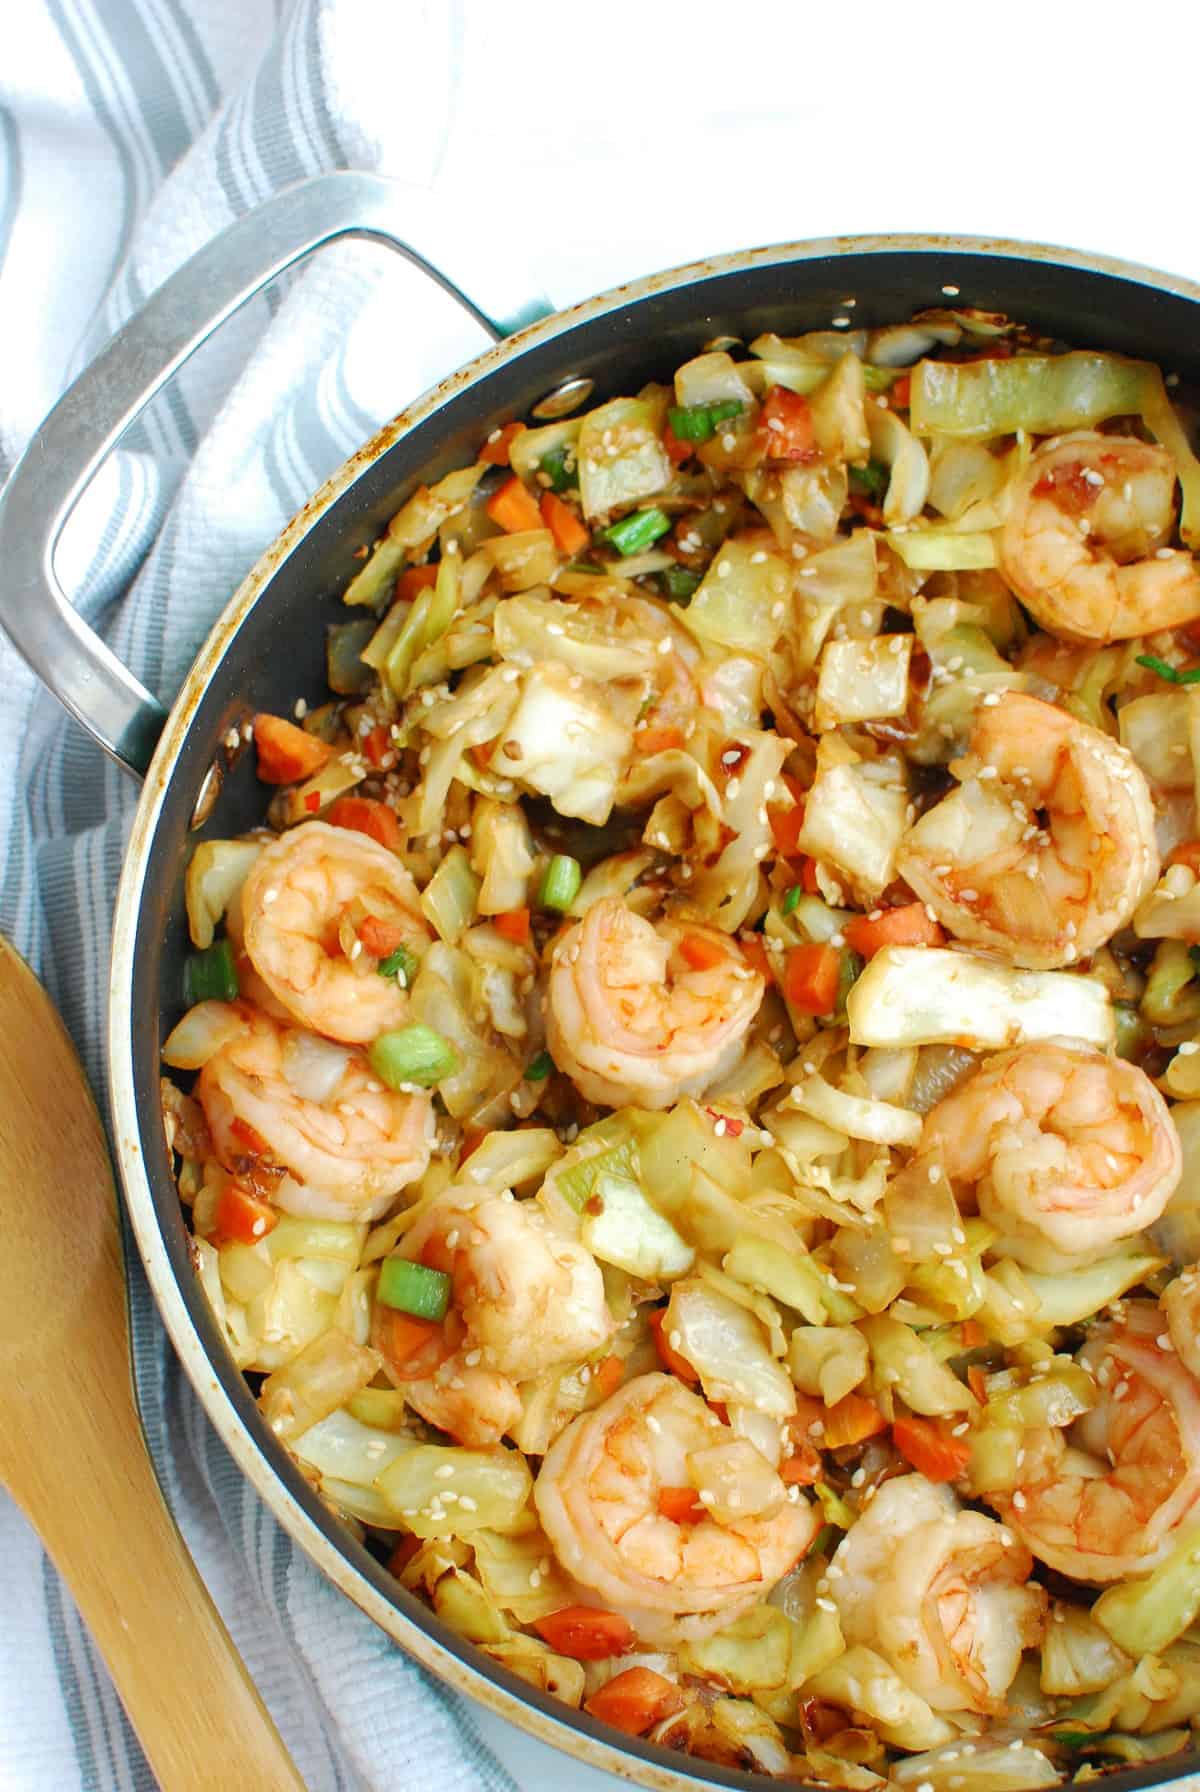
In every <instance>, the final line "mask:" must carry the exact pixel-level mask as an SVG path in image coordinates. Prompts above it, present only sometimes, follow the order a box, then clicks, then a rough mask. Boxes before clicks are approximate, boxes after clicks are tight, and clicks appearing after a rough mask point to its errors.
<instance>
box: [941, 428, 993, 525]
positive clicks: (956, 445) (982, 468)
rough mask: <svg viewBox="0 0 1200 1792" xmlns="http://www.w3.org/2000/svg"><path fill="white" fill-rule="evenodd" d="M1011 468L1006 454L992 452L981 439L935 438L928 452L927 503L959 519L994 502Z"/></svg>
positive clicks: (953, 520) (947, 515)
mask: <svg viewBox="0 0 1200 1792" xmlns="http://www.w3.org/2000/svg"><path fill="white" fill-rule="evenodd" d="M1011 471H1012V461H1011V459H1010V457H1009V456H1007V455H1002V454H993V453H992V451H991V449H990V448H988V447H987V446H986V445H985V444H984V443H983V442H969V441H968V442H964V441H960V440H958V439H956V438H955V437H953V436H950V437H945V438H942V437H939V438H936V439H935V441H934V443H933V444H932V445H931V448H930V453H929V499H928V501H929V507H930V509H931V510H936V511H937V512H938V513H939V515H941V516H944V517H945V518H946V519H947V521H948V522H952V523H955V522H959V521H960V520H961V519H962V518H963V517H965V516H967V515H969V514H972V513H975V511H976V507H977V506H981V505H985V504H994V503H995V501H996V500H997V499H998V498H999V496H1000V494H1001V492H1002V491H1003V490H1004V488H1005V486H1006V485H1007V484H1008V480H1009V477H1010V473H1011Z"/></svg>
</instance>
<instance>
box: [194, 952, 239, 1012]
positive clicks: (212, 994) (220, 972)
mask: <svg viewBox="0 0 1200 1792" xmlns="http://www.w3.org/2000/svg"><path fill="white" fill-rule="evenodd" d="M183 992H184V996H183V999H184V1001H185V1002H186V1003H187V1005H188V1007H189V1008H194V1007H195V1005H196V1003H197V1002H236V1001H237V999H238V995H239V993H240V992H239V990H238V978H237V971H236V970H235V969H234V963H233V947H232V946H231V945H230V943H229V941H228V940H216V941H214V943H213V944H212V945H211V946H208V947H206V948H205V950H204V951H203V952H193V953H192V954H191V956H190V957H189V959H188V961H187V965H186V967H185V969H184V974H183Z"/></svg>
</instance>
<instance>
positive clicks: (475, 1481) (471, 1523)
mask: <svg viewBox="0 0 1200 1792" xmlns="http://www.w3.org/2000/svg"><path fill="white" fill-rule="evenodd" d="M442 1468H448V1469H449V1470H450V1471H451V1472H450V1473H449V1474H448V1475H441V1474H439V1473H438V1470H439V1469H442ZM376 1486H377V1487H378V1489H379V1491H380V1493H382V1495H383V1497H384V1499H385V1500H386V1501H387V1502H388V1504H389V1506H390V1507H391V1508H392V1510H393V1512H395V1514H396V1515H397V1517H399V1518H402V1519H403V1520H404V1523H405V1525H406V1526H407V1527H408V1529H409V1530H410V1531H412V1532H413V1533H414V1535H415V1536H418V1537H462V1536H468V1535H469V1534H470V1533H471V1532H472V1531H480V1530H493V1531H506V1530H510V1529H511V1528H512V1526H513V1525H515V1524H516V1522H517V1520H518V1519H519V1518H520V1516H521V1514H522V1512H523V1511H524V1509H525V1506H526V1503H527V1502H528V1499H529V1495H530V1492H531V1490H532V1488H533V1477H532V1475H531V1474H530V1472H529V1465H528V1463H527V1462H526V1461H525V1458H524V1457H523V1456H522V1455H520V1454H519V1452H518V1451H516V1450H505V1449H502V1448H501V1447H500V1446H498V1445H497V1446H496V1447H495V1448H494V1449H489V1450H467V1449H461V1448H459V1447H457V1446H455V1447H451V1448H444V1447H443V1446H442V1445H440V1444H417V1445H415V1446H414V1447H413V1448H412V1449H410V1450H406V1451H404V1452H403V1453H402V1454H401V1455H399V1456H397V1457H396V1459H395V1461H394V1462H392V1463H390V1464H389V1465H388V1467H387V1468H385V1469H384V1470H383V1471H382V1473H380V1474H379V1475H377V1476H376ZM447 1494H450V1495H451V1496H453V1497H451V1498H450V1499H447V1498H446V1495H447Z"/></svg>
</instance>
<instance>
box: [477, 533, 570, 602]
mask: <svg viewBox="0 0 1200 1792" xmlns="http://www.w3.org/2000/svg"><path fill="white" fill-rule="evenodd" d="M483 551H484V553H485V554H487V555H488V557H489V558H490V560H491V562H492V565H493V566H494V567H495V568H496V574H497V577H498V578H499V580H500V585H501V588H502V589H503V590H505V591H531V590H532V589H533V588H534V586H535V585H536V586H542V585H549V584H550V583H551V582H552V581H553V579H554V577H555V574H556V573H557V572H558V569H559V565H560V564H561V557H560V555H559V552H558V549H557V547H556V546H555V545H554V537H553V535H552V534H551V533H550V531H549V529H521V530H517V531H515V532H514V533H513V534H511V535H497V536H496V537H495V538H494V539H493V540H491V541H488V542H485V543H484V548H483ZM497 607H499V606H497Z"/></svg>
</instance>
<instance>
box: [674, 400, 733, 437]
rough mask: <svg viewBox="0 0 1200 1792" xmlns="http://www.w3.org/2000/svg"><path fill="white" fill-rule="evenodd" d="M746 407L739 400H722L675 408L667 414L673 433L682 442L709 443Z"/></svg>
mask: <svg viewBox="0 0 1200 1792" xmlns="http://www.w3.org/2000/svg"><path fill="white" fill-rule="evenodd" d="M743 409H744V406H743V405H742V402H741V400H740V399H739V398H720V399H717V400H716V402H715V403H713V404H685V405H677V406H673V407H672V408H671V410H669V411H668V412H667V421H668V422H669V423H670V425H671V432H672V434H673V435H675V436H676V437H677V438H678V440H679V441H681V442H707V441H708V440H709V439H710V438H711V437H712V436H715V435H716V433H717V428H718V426H719V425H720V424H722V423H728V421H729V419H730V418H731V417H740V416H741V414H742V411H743Z"/></svg>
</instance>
